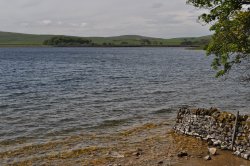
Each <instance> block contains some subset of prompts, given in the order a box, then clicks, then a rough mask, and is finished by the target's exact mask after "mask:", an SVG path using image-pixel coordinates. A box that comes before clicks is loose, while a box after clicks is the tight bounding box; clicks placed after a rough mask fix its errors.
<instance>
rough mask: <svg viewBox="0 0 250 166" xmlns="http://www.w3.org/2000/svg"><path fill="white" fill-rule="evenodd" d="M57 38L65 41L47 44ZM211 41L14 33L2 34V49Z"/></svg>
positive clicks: (202, 41) (194, 44) (200, 43)
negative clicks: (84, 42) (86, 42)
mask: <svg viewBox="0 0 250 166" xmlns="http://www.w3.org/2000/svg"><path fill="white" fill-rule="evenodd" d="M53 38H54V39H55V38H57V39H58V38H59V39H61V38H64V39H65V40H66V39H67V40H69V39H70V40H71V42H68V41H66V42H65V40H64V41H61V42H59V43H54V44H45V41H52V39H53ZM72 40H78V41H79V40H86V41H90V43H88V44H81V43H78V41H74V42H72ZM209 40H210V36H203V37H185V38H172V39H163V38H152V37H145V36H138V35H124V36H115V37H72V36H56V35H33V34H22V33H12V32H0V47H27V46H30V47H42V46H45V45H47V46H63V47H73V46H76V47H77V46H81V47H82V46H88V47H89V46H91V47H199V48H203V47H204V46H205V45H206V44H207V43H208V42H209Z"/></svg>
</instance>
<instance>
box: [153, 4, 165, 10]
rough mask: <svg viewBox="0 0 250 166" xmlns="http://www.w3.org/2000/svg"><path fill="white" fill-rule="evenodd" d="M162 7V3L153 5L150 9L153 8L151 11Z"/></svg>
mask: <svg viewBox="0 0 250 166" xmlns="http://www.w3.org/2000/svg"><path fill="white" fill-rule="evenodd" d="M163 6H164V4H163V3H153V5H152V8H153V9H158V8H161V7H163Z"/></svg>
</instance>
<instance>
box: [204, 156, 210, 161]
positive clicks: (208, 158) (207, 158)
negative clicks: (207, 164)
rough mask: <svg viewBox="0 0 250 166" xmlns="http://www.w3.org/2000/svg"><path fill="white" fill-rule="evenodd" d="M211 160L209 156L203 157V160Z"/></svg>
mask: <svg viewBox="0 0 250 166" xmlns="http://www.w3.org/2000/svg"><path fill="white" fill-rule="evenodd" d="M211 159H212V158H211V157H210V155H207V156H206V157H204V160H207V161H208V160H211Z"/></svg>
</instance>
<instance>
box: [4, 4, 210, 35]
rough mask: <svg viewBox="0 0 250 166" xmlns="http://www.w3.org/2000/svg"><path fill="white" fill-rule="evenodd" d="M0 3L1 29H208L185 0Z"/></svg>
mask: <svg viewBox="0 0 250 166" xmlns="http://www.w3.org/2000/svg"><path fill="white" fill-rule="evenodd" d="M0 4H1V5H0V22H1V24H0V31H13V32H22V33H38V34H63V35H80V36H114V35H125V34H138V35H146V36H152V37H163V38H168V37H181V36H183V35H185V36H201V35H206V34H208V33H209V30H208V27H202V25H200V24H199V23H197V22H196V20H197V17H198V15H199V14H200V12H199V11H200V10H197V9H194V7H192V6H190V5H186V0H174V1H173V0H134V1H128V0H105V1H103V0H74V3H72V1H69V0H53V1H51V0H42V1H41V0H22V1H20V0H11V1H10V0H8V1H7V0H0ZM58 4H60V8H59V7H58ZM6 18H11V19H6ZM37 20H40V21H37ZM18 25H19V26H18ZM20 25H21V26H20ZM83 27H84V30H83ZM173 27H174V28H173ZM187 29H189V31H187Z"/></svg>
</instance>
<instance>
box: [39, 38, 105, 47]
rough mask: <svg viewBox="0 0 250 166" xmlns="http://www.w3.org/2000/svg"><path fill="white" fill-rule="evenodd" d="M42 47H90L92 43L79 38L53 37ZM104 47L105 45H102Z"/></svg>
mask: <svg viewBox="0 0 250 166" xmlns="http://www.w3.org/2000/svg"><path fill="white" fill-rule="evenodd" d="M43 44H44V45H50V46H58V47H67V46H91V45H92V41H91V40H86V39H83V38H80V37H67V36H55V37H52V38H51V39H49V40H45V41H44V43H43ZM104 44H105V45H106V43H104Z"/></svg>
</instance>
